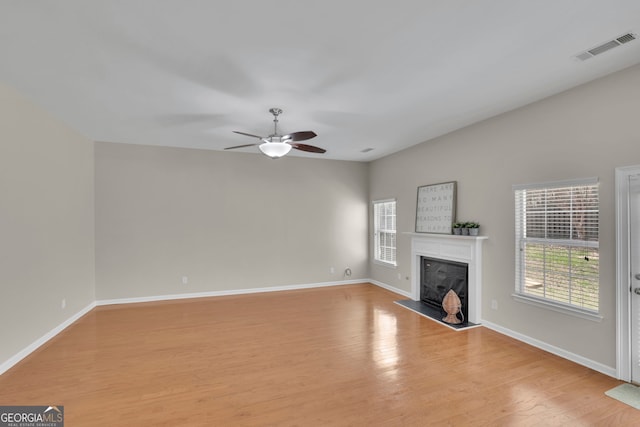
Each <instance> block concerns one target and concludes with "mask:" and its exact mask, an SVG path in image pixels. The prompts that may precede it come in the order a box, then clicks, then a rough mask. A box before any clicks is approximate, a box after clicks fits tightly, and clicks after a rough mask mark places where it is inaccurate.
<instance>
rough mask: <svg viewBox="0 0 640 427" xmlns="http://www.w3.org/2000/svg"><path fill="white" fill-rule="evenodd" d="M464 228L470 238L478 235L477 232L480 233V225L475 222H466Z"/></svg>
mask: <svg viewBox="0 0 640 427" xmlns="http://www.w3.org/2000/svg"><path fill="white" fill-rule="evenodd" d="M465 228H466V229H467V230H469V235H470V236H477V235H478V231H480V230H479V229H480V224H479V223H477V222H467V223H466V224H465Z"/></svg>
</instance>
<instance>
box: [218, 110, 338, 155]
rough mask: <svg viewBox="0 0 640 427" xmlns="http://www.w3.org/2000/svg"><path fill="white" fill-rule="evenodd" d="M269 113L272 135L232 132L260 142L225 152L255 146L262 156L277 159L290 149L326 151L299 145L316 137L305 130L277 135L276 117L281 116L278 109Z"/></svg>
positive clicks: (237, 146) (310, 151)
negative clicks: (271, 116)
mask: <svg viewBox="0 0 640 427" xmlns="http://www.w3.org/2000/svg"><path fill="white" fill-rule="evenodd" d="M269 112H270V113H271V114H273V133H272V134H271V135H269V136H258V135H253V134H250V133H246V132H240V131H237V130H234V131H233V132H234V133H238V134H240V135H245V136H250V137H252V138H258V139H259V140H261V141H262V142H258V143H255V144H244V145H236V146H234V147H227V148H225V150H233V149H235V148H243V147H252V146H255V145H257V146H258V148H259V149H260V151H262V153H263V154H265V155H267V156H269V157H271V158H272V159H277V158H279V157H282V156H285V155H286V154H287V153H288V152H289V151H291V149H292V148H295V149H296V150H300V151H307V152H309V153H325V152H326V151H327V150H325V149H324V148H320V147H316V146H314V145H307V144H299V143H298V142H297V141H306V140H307V139H311V138H315V137H316V136H317V135H316V133H315V132H313V131H311V130H305V131H301V132H293V133H290V134H287V135H280V134H278V116H279V115H280V114H282V110H281V109H280V108H271V109H269Z"/></svg>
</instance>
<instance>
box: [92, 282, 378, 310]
mask: <svg viewBox="0 0 640 427" xmlns="http://www.w3.org/2000/svg"><path fill="white" fill-rule="evenodd" d="M369 281H370V280H369V279H355V280H346V281H340V282H321V283H307V284H302V285H286V286H273V287H268V288H249V289H230V290H224V291H207V292H193V293H186V294H171V295H152V296H146V297H135V298H116V299H104V300H97V301H96V305H98V306H102V305H114V304H135V303H139V302H154V301H167V300H177V299H188V298H206V297H221V296H227V295H243V294H256V293H261V292H278V291H293V290H298V289H312V288H324V287H327V286H341V285H355V284H357V283H367V282H369Z"/></svg>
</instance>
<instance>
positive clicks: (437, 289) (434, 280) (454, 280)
mask: <svg viewBox="0 0 640 427" xmlns="http://www.w3.org/2000/svg"><path fill="white" fill-rule="evenodd" d="M468 267H469V266H468V264H466V263H463V262H456V261H450V260H444V259H437V258H429V257H424V256H421V257H420V300H421V301H422V302H423V303H425V304H427V305H429V306H431V307H433V308H436V309H439V310H442V300H443V299H444V297H445V295H446V294H447V292H449V290H451V289H453V291H454V292H455V293H456V294H458V298H460V301H461V303H462V308H461V314H462V316H464V317H463V318H462V319H461V320H463V321H465V322H466V321H467V319H468V318H469V304H468V294H469V281H468V280H469V268H468ZM443 313H444V311H443ZM458 316H460V314H458Z"/></svg>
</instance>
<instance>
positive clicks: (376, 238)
mask: <svg viewBox="0 0 640 427" xmlns="http://www.w3.org/2000/svg"><path fill="white" fill-rule="evenodd" d="M387 203H393V204H394V217H395V218H394V221H393V224H394V225H395V228H394V229H393V230H391V229H380V228H379V215H378V213H377V209H378V206H383V205H385V204H387ZM371 205H372V209H373V262H374V263H375V264H379V265H384V266H386V267H392V268H396V267H397V266H398V253H397V251H398V230H397V228H398V223H397V218H398V211H397V209H398V203H397V200H396V199H395V198H394V199H380V200H374V201H372V202H371ZM380 233H388V234H393V235H394V236H395V238H394V243H395V246H393V247H390V246H387V247H388V248H391V249H392V250H393V254H394V256H393V261H388V260H385V259H381V258H379V257H378V254H379V250H380V246H381V241H380V237H381V234H380Z"/></svg>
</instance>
